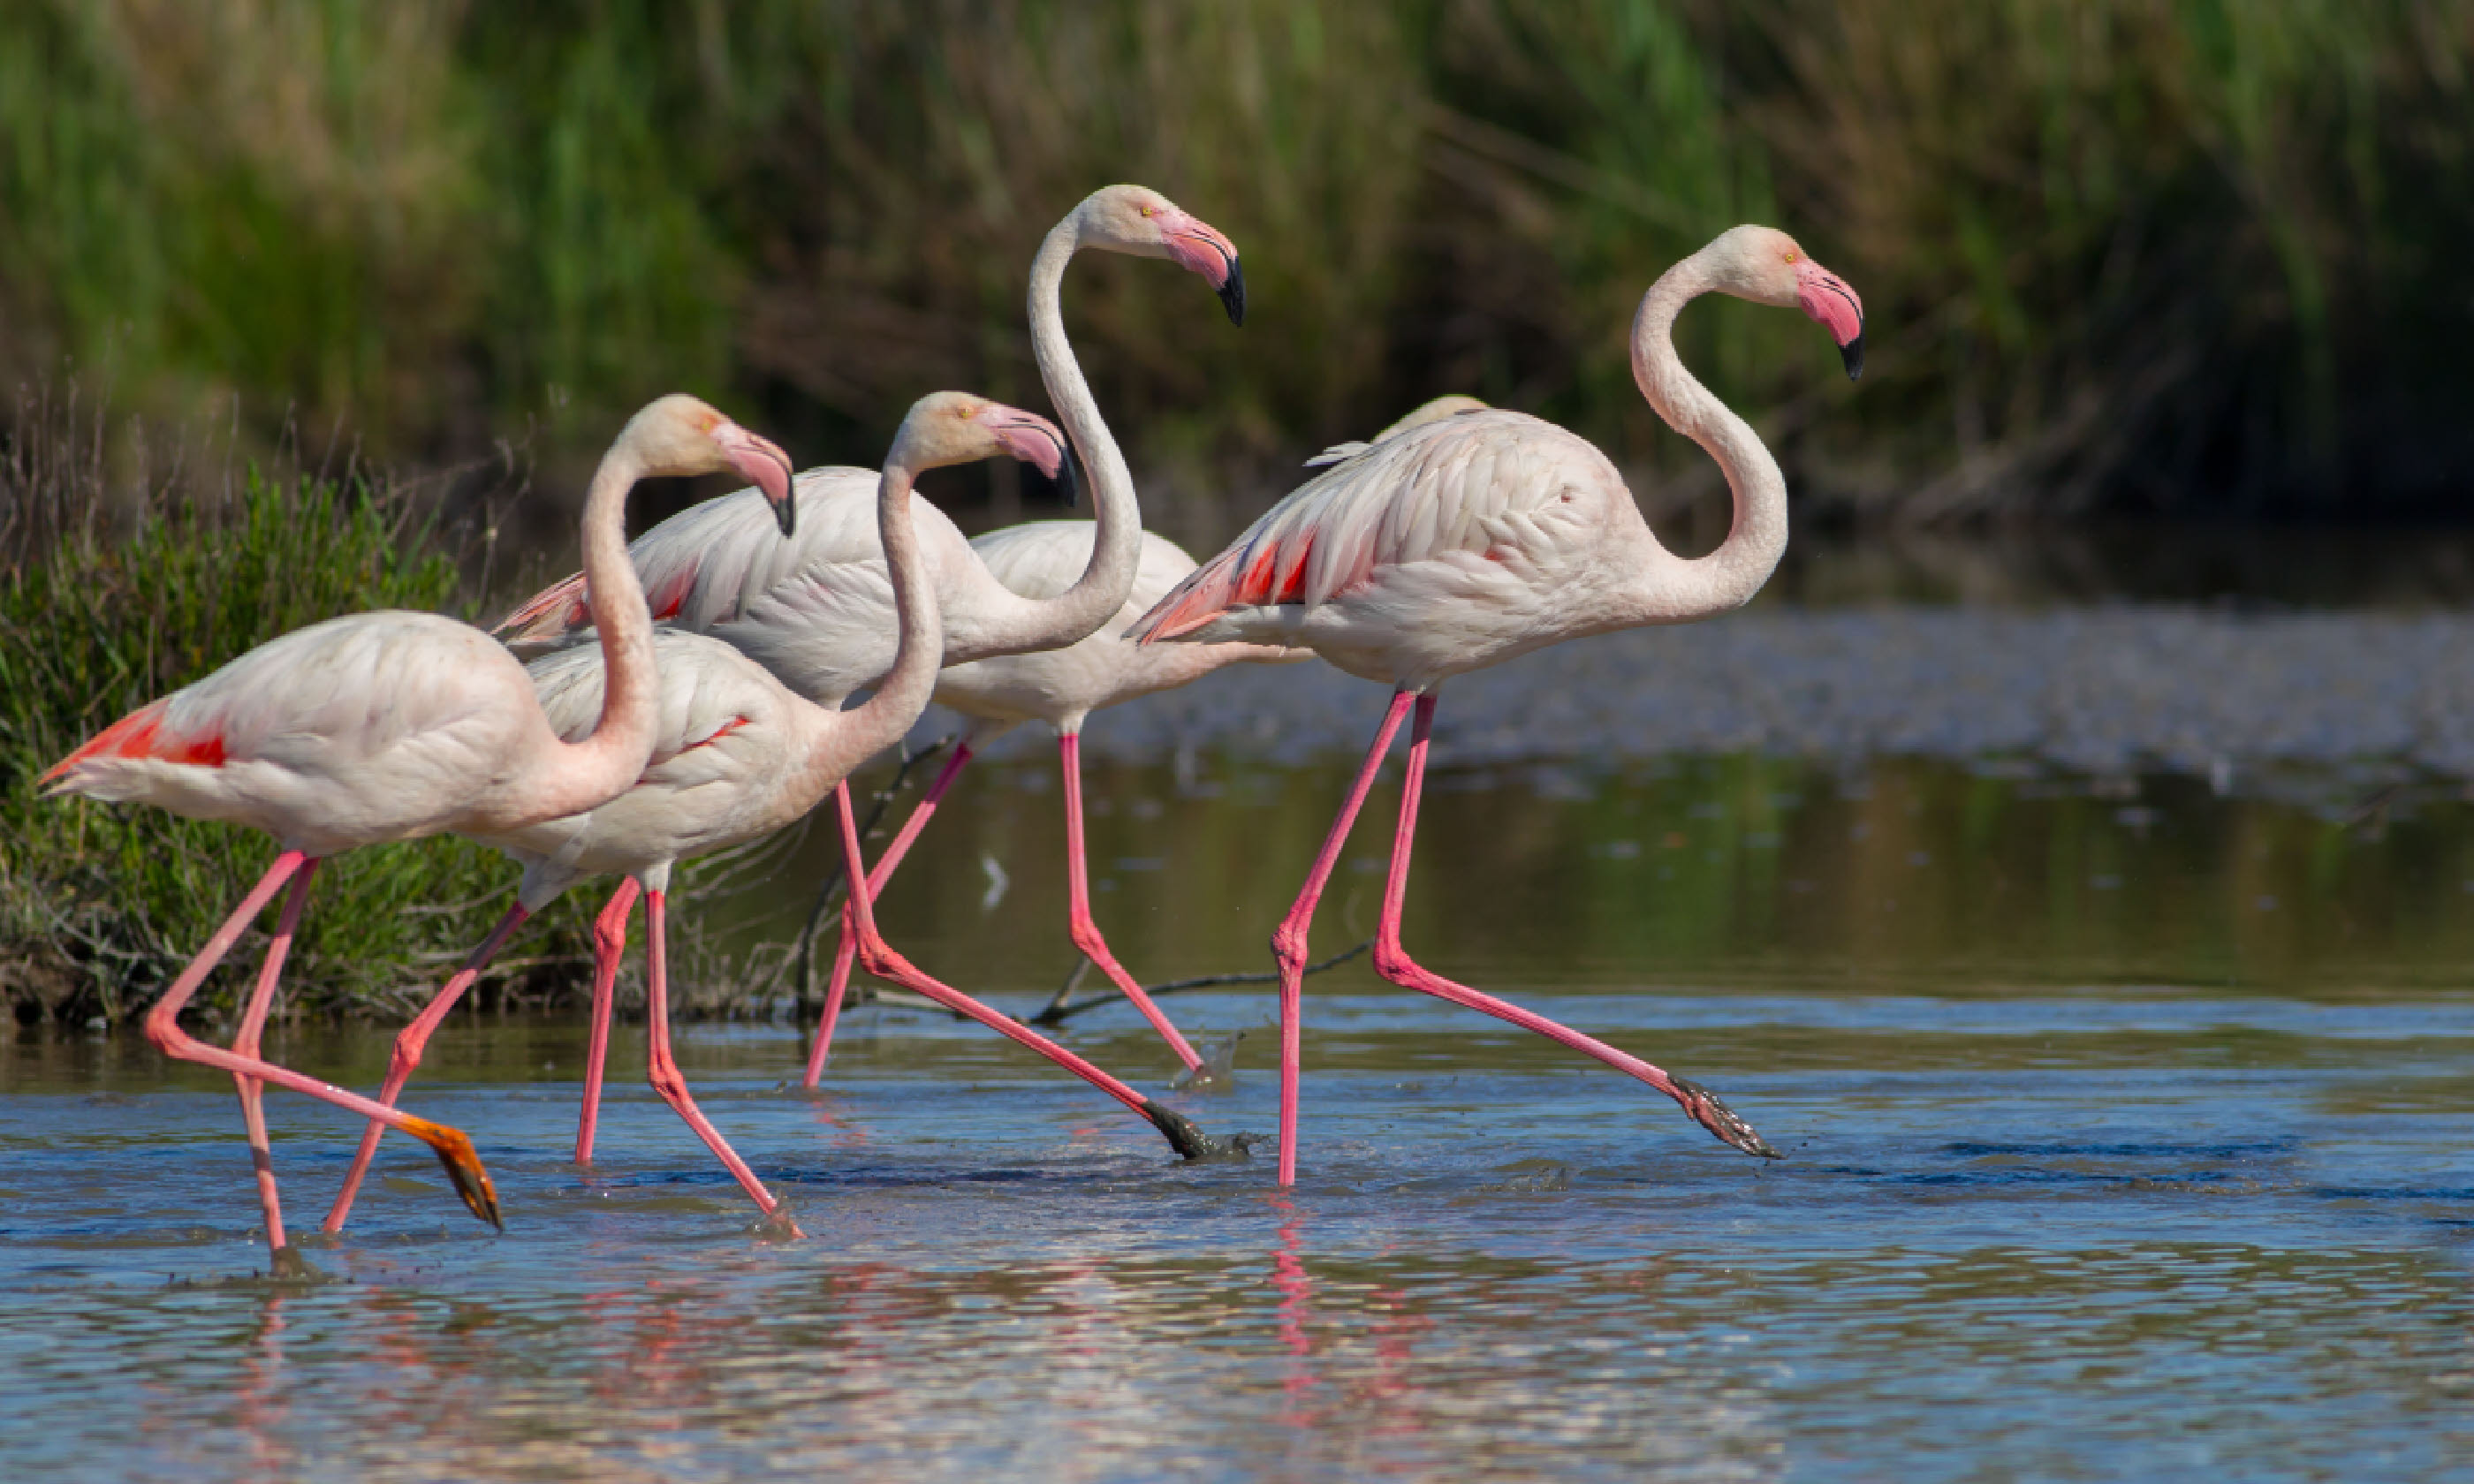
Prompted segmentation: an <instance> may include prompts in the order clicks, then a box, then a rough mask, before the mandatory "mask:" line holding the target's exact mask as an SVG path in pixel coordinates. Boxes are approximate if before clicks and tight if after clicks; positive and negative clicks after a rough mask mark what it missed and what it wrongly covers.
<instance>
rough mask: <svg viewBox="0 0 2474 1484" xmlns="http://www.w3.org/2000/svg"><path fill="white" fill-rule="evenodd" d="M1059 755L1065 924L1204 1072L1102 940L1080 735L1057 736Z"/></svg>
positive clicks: (1180, 1056) (1189, 1063)
mask: <svg viewBox="0 0 2474 1484" xmlns="http://www.w3.org/2000/svg"><path fill="white" fill-rule="evenodd" d="M1056 755H1057V764H1058V767H1059V769H1060V770H1061V771H1062V772H1063V773H1064V775H1065V861H1066V863H1065V891H1066V914H1067V918H1066V921H1067V923H1068V930H1069V931H1070V932H1071V933H1072V934H1073V937H1074V946H1076V947H1078V948H1079V949H1081V950H1082V955H1083V957H1085V958H1088V959H1089V960H1090V961H1091V962H1092V963H1094V964H1096V965H1098V966H1099V968H1100V971H1101V972H1102V973H1104V974H1106V975H1107V976H1108V979H1109V981H1110V982H1111V983H1113V984H1115V985H1116V987H1117V988H1118V989H1119V990H1121V991H1123V992H1124V993H1125V996H1126V998H1128V999H1129V1000H1132V1001H1133V1002H1134V1008H1135V1009H1136V1010H1139V1011H1141V1012H1142V1013H1143V1018H1144V1019H1146V1020H1149V1021H1150V1022H1152V1029H1153V1030H1155V1031H1157V1032H1159V1033H1160V1039H1161V1040H1163V1041H1167V1042H1168V1044H1169V1049H1170V1050H1172V1051H1174V1052H1176V1059H1177V1060H1178V1061H1180V1062H1183V1063H1184V1064H1185V1069H1186V1070H1187V1071H1189V1072H1199V1071H1201V1069H1202V1058H1201V1057H1200V1056H1197V1055H1196V1054H1195V1051H1194V1047H1193V1046H1192V1045H1190V1044H1188V1043H1187V1041H1186V1039H1185V1038H1184V1037H1183V1036H1180V1035H1178V1034H1177V1030H1176V1026H1175V1025H1172V1024H1170V1023H1169V1018H1168V1017H1167V1016H1166V1015H1163V1014H1162V1013H1161V1012H1160V1008H1159V1006H1157V1005H1155V1004H1153V1003H1152V997H1151V996H1150V995H1149V994H1146V993H1143V987H1142V986H1141V985H1139V984H1136V983H1135V982H1134V976H1133V975H1131V974H1129V973H1128V972H1126V966H1124V965H1123V964H1120V963H1118V962H1117V955H1115V954H1114V953H1111V952H1109V951H1108V940H1107V939H1105V938H1103V937H1101V936H1100V924H1099V923H1098V922H1093V921H1092V919H1091V882H1090V873H1089V870H1088V868H1087V867H1086V866H1085V864H1084V854H1083V849H1082V737H1081V734H1080V733H1079V732H1074V731H1060V732H1058V733H1057V734H1056Z"/></svg>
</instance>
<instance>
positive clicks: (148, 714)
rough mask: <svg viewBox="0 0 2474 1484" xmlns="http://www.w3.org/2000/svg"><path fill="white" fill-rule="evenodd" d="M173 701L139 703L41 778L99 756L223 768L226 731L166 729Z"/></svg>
mask: <svg viewBox="0 0 2474 1484" xmlns="http://www.w3.org/2000/svg"><path fill="white" fill-rule="evenodd" d="M171 704H172V699H171V697H169V696H166V697H164V698H163V699H162V700H160V701H150V702H148V703H147V704H146V705H144V706H139V707H138V708H137V709H136V710H134V711H132V712H130V713H129V714H128V715H126V716H124V717H122V718H121V719H120V720H118V721H116V722H113V723H112V724H111V725H110V726H109V727H106V728H104V729H103V730H101V731H98V732H96V733H95V734H94V735H93V736H91V737H89V738H87V739H86V743H85V746H84V747H81V748H79V749H78V750H77V751H76V752H74V753H71V754H68V755H67V756H66V757H63V758H61V760H60V761H59V762H57V763H55V764H53V765H52V769H51V771H50V772H48V773H46V774H44V775H43V776H42V778H40V779H39V780H38V781H40V782H45V783H48V782H50V781H51V780H52V779H54V778H59V777H60V776H61V774H63V773H66V772H68V771H69V769H71V768H73V767H75V766H77V765H78V764H79V763H82V762H85V761H87V760H88V759H90V758H96V757H152V758H156V759H158V760H159V761H162V762H180V763H191V764H194V765H196V766H198V767H201V768H220V767H222V766H223V765H224V739H223V734H222V733H220V732H209V733H207V734H206V736H203V737H182V736H173V735H170V734H167V733H166V732H165V731H164V730H163V712H164V710H165V709H166V708H167V707H169V706H171Z"/></svg>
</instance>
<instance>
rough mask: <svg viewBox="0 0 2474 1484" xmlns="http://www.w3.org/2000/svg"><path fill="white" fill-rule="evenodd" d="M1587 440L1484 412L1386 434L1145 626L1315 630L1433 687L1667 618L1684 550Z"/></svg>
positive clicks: (1210, 635) (1383, 668)
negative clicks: (1663, 536)
mask: <svg viewBox="0 0 2474 1484" xmlns="http://www.w3.org/2000/svg"><path fill="white" fill-rule="evenodd" d="M1676 560H1677V559H1676V558H1674V557H1673V556H1672V555H1671V554H1669V553H1668V552H1667V551H1666V550H1665V549H1664V548H1663V547H1661V546H1660V545H1659V544H1658V540H1657V538H1656V537H1654V536H1652V535H1651V533H1650V530H1649V526H1648V524H1647V522H1645V521H1643V520H1642V518H1641V515H1640V510H1639V507H1638V506H1637V505H1636V504H1634V502H1633V498H1632V493H1631V491H1629V490H1627V489H1626V488H1625V486H1624V483H1623V479H1622V476H1620V475H1619V474H1617V473H1616V472H1615V468H1614V466H1613V464H1612V463H1610V462H1608V460H1607V457H1606V455H1605V454H1603V453H1601V452H1599V451H1598V449H1597V448H1596V447H1595V446H1594V445H1592V444H1591V443H1589V441H1588V440H1586V439H1583V438H1580V437H1578V436H1576V435H1574V434H1572V433H1568V432H1566V431H1564V429H1562V428H1559V427H1557V426H1555V425H1554V424H1553V423H1551V422H1546V421H1542V420H1540V419H1537V418H1533V417H1530V416H1528V415H1527V414H1525V413H1516V412H1501V411H1494V410H1488V411H1483V412H1478V411H1471V412H1467V413H1463V414H1460V415H1458V416H1455V417H1451V418H1447V419H1443V420H1441V421H1438V422H1430V423H1427V424H1425V425H1423V426H1420V427H1416V428H1412V429H1409V430H1408V431H1406V432H1403V433H1399V434H1396V435H1394V436H1392V437H1390V438H1386V439H1384V440H1382V441H1381V442H1379V443H1373V444H1371V445H1370V446H1369V447H1367V448H1366V449H1364V450H1363V451H1360V452H1358V453H1356V454H1354V455H1353V456H1351V457H1349V458H1347V459H1346V460H1345V461H1344V462H1342V463H1340V464H1338V465H1337V466H1335V467H1332V468H1331V469H1330V470H1329V471H1328V472H1326V473H1324V474H1322V475H1321V476H1320V477H1318V478H1316V479H1313V480H1310V481H1308V482H1307V483H1306V484H1304V485H1301V486H1299V487H1298V489H1297V490H1295V491H1291V492H1290V493H1289V494H1288V495H1287V496H1286V497H1285V498H1283V499H1282V500H1281V501H1280V502H1279V503H1278V504H1276V505H1274V506H1273V507H1272V509H1271V510H1270V511H1268V512H1266V513H1265V514H1264V515H1263V516H1262V518H1260V519H1258V520H1257V521H1255V522H1254V524H1253V525H1252V526H1251V527H1250V528H1249V529H1248V530H1247V532H1246V534H1245V535H1243V536H1241V537H1239V538H1238V539H1236V540H1235V541H1233V542H1231V543H1230V544H1229V546H1228V547H1227V549H1226V550H1225V551H1223V552H1222V553H1220V555H1218V556H1216V557H1214V558H1213V559H1212V560H1211V561H1210V562H1206V563H1204V564H1203V565H1202V566H1201V567H1200V568H1199V569H1197V570H1196V571H1195V572H1194V573H1193V574H1192V575H1190V576H1188V577H1186V578H1185V579H1184V580H1183V581H1182V582H1180V583H1179V584H1178V585H1177V586H1176V589H1175V590H1174V591H1173V592H1171V593H1170V594H1169V595H1168V596H1167V597H1165V598H1164V599H1162V600H1161V602H1160V603H1159V604H1158V605H1157V606H1156V607H1155V609H1154V610H1152V613H1151V614H1149V615H1147V616H1146V617H1145V618H1144V619H1143V620H1142V621H1141V622H1140V623H1139V624H1137V625H1136V626H1135V631H1134V632H1135V634H1136V636H1137V637H1138V638H1140V639H1141V640H1142V641H1143V642H1144V643H1146V644H1148V643H1150V642H1151V641H1152V640H1157V639H1191V640H1196V641H1200V642H1203V643H1220V642H1225V641H1227V640H1243V641H1249V642H1254V643H1265V644H1285V645H1298V646H1303V647H1306V648H1310V649H1312V650H1313V651H1314V652H1315V653H1316V654H1318V655H1320V656H1322V658H1324V659H1326V660H1328V661H1330V662H1331V663H1332V664H1333V665H1335V666H1337V667H1339V668H1340V669H1342V670H1344V671H1346V672H1347V673H1348V674H1350V675H1354V676H1357V677H1359V678H1361V679H1364V680H1372V681H1380V682H1385V683H1387V684H1392V685H1395V686H1400V687H1403V688H1406V689H1411V690H1420V691H1422V690H1426V689H1429V688H1431V687H1432V686H1434V685H1436V684H1438V683H1440V682H1443V680H1445V679H1448V678H1449V677H1451V676H1454V675H1460V674H1465V673H1467V672H1468V671H1470V670H1478V669H1483V668H1485V667H1487V666H1489V665H1494V664H1500V663H1502V662H1503V661H1505V660H1507V659H1512V658H1517V657H1518V656H1521V655H1524V654H1527V653H1529V652H1530V651H1531V650H1535V649H1540V648H1543V647H1544V646H1546V645H1548V644H1552V643H1555V642H1557V641H1558V640H1561V639H1567V638H1574V637H1578V636H1581V635H1583V634H1601V633H1605V632H1607V631H1609V630H1612V629H1617V628H1623V627H1627V626H1629V625H1632V624H1637V623H1644V622H1655V621H1657V615H1655V614H1654V613H1651V612H1646V611H1644V610H1643V605H1642V604H1641V603H1640V602H1639V601H1638V596H1637V595H1638V593H1639V591H1640V588H1641V585H1642V582H1643V578H1644V576H1645V575H1648V574H1649V573H1651V572H1654V571H1655V569H1656V568H1658V567H1659V566H1660V565H1661V564H1663V563H1674V562H1676Z"/></svg>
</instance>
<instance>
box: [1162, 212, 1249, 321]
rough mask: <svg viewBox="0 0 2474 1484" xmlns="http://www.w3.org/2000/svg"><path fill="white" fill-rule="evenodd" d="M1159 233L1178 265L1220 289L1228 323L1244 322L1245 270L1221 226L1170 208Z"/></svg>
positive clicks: (1235, 249)
mask: <svg viewBox="0 0 2474 1484" xmlns="http://www.w3.org/2000/svg"><path fill="white" fill-rule="evenodd" d="M1159 228H1160V235H1161V236H1162V237H1164V238H1166V239H1167V241H1168V255H1169V256H1170V257H1171V258H1172V259H1174V260H1175V261H1176V263H1177V264H1179V265H1180V266H1182V267H1184V268H1187V269H1190V270H1192V271H1193V272H1195V273H1198V274H1201V275H1202V281H1203V282H1205V283H1208V284H1210V285H1211V286H1212V287H1213V288H1214V289H1216V290H1218V291H1219V293H1220V306H1221V307H1222V308H1224V309H1225V310H1227V311H1228V323H1231V324H1239V325H1242V324H1244V323H1246V270H1245V269H1244V268H1243V267H1242V266H1240V265H1239V263H1238V261H1237V244H1235V243H1233V242H1230V241H1229V240H1228V238H1227V236H1226V235H1225V233H1223V232H1222V231H1221V230H1220V228H1218V227H1214V226H1212V225H1211V224H1210V223H1208V222H1205V221H1204V220H1202V219H1201V217H1198V216H1191V215H1188V214H1187V213H1185V212H1183V211H1170V212H1168V213H1167V214H1165V215H1164V216H1162V217H1161V218H1160V221H1159Z"/></svg>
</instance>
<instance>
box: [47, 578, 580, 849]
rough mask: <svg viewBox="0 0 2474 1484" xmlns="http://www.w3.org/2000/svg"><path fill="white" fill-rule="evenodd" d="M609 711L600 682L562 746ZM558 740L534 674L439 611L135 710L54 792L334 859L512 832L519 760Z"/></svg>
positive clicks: (335, 634) (250, 659) (287, 643)
mask: <svg viewBox="0 0 2474 1484" xmlns="http://www.w3.org/2000/svg"><path fill="white" fill-rule="evenodd" d="M590 653H591V654H592V655H593V656H594V659H595V660H596V662H597V661H598V660H599V658H600V651H599V650H598V649H597V648H595V649H594V650H592V651H590ZM600 717H601V710H600V692H599V690H598V689H597V688H596V689H595V691H594V708H593V710H592V711H590V712H588V713H587V714H585V715H584V716H583V717H582V718H581V722H580V725H577V726H575V727H572V728H568V729H562V732H563V734H564V736H565V738H566V740H569V741H581V740H583V739H584V738H586V737H588V736H590V735H591V734H592V732H593V730H594V726H595V725H596V724H597V723H598V722H599V720H600ZM560 739H561V735H560V734H554V733H553V732H552V730H551V726H550V723H549V722H547V721H546V719H545V718H544V716H543V713H542V710H541V708H540V707H539V706H536V705H535V704H534V701H533V685H532V682H531V681H530V679H529V678H528V677H527V676H526V675H525V673H524V667H523V666H522V665H521V664H519V663H518V662H517V661H516V658H515V657H514V656H512V655H509V654H508V653H507V652H506V650H505V649H504V648H502V647H501V646H500V645H498V644H497V643H496V642H495V641H493V640H492V639H491V638H490V636H489V635H488V634H483V633H482V632H481V631H479V630H478V629H474V628H473V627H472V626H470V625H468V624H460V623H456V622H455V621H453V620H451V619H448V618H442V617H439V616H438V615H436V614H434V613H414V612H401V611H381V612H373V613H355V614H352V615H351V616H349V617H345V618H334V619H328V620H327V621H326V622H324V623H318V624H312V625H310V626H309V627H307V628H305V629H297V630H294V631H293V632H292V633H290V634H284V635H282V636H280V637H279V638H276V639H274V640H271V641H269V642H268V643H265V644H262V645H260V646H258V647H257V648H256V649H254V650H251V651H250V652H249V653H248V654H245V655H243V656H241V657H240V658H237V659H234V660H232V661H231V662H230V664H227V665H225V666H224V667H223V668H222V669H220V670H217V671H215V672H214V673H213V674H211V675H209V676H207V677H206V679H204V680H201V681H199V682H195V683H194V684H191V685H187V686H184V687H182V689H180V690H178V691H175V692H173V693H172V694H171V695H169V696H165V697H163V698H162V699H160V700H158V701H154V702H151V703H149V704H148V705H147V706H143V707H141V708H139V709H138V710H136V711H133V712H132V713H131V714H130V715H129V716H127V717H126V718H124V719H122V720H121V721H120V722H118V723H116V724H114V725H113V726H112V727H110V728H109V729H107V730H105V731H103V732H101V733H100V734H98V735H97V736H95V737H94V738H93V740H91V741H89V742H88V743H86V744H85V746H84V747H82V748H80V749H78V751H76V752H75V753H72V754H69V756H68V757H67V758H66V759H64V760H63V761H62V762H61V765H60V766H59V767H58V768H57V769H55V770H54V772H53V775H52V776H51V778H49V779H48V782H47V786H48V787H50V788H51V789H53V790H54V791H56V792H71V793H79V794H84V795H85V796H86V797H88V798H90V799H102V800H109V801H114V802H139V803H150V804H154V805H156V806H157V807H158V808H164V809H169V810H171V811H172V812H173V813H175V814H181V815H185V816H187V817H189V818H191V819H207V820H221V821H225V822H228V823H230V824H235V825H248V826H253V827H255V828H257V829H262V830H264V831H265V832H266V833H268V834H270V835H273V836H274V837H275V838H276V839H277V840H278V841H279V842H280V843H281V844H282V845H283V846H284V848H286V849H289V850H301V851H302V852H303V853H304V854H308V855H312V856H326V855H333V854H336V853H338V852H339V851H343V850H353V849H355V848H357V847H360V846H364V845H373V844H376V843H378V842H381V841H387V840H414V839H420V838H422V837H424V836H427V835H435V834H441V833H446V832H449V831H464V832H472V831H474V830H478V829H482V828H487V827H491V826H498V825H502V824H503V823H505V822H506V821H508V819H509V818H510V817H511V815H520V814H521V799H520V798H519V797H518V796H517V785H518V784H519V783H520V781H521V778H522V776H523V772H524V768H525V765H526V764H527V763H528V762H530V761H531V760H532V759H533V758H536V757H538V756H540V755H542V754H546V753H547V752H548V751H550V749H551V747H552V745H553V744H555V743H556V742H558V741H559V740H560Z"/></svg>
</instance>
